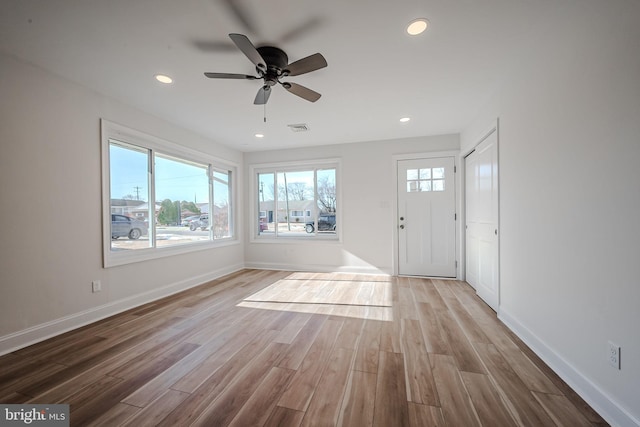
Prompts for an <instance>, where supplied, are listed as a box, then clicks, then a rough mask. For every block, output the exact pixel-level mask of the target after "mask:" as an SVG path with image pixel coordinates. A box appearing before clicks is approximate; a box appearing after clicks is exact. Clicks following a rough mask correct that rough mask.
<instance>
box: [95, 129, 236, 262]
mask: <svg viewBox="0 0 640 427" xmlns="http://www.w3.org/2000/svg"><path fill="white" fill-rule="evenodd" d="M102 123H103V177H104V178H103V182H104V185H103V200H104V206H108V212H105V214H104V215H105V216H104V221H103V224H104V231H103V235H104V240H105V243H104V247H105V249H104V251H103V253H104V263H105V266H107V267H108V266H111V265H120V264H126V263H129V262H135V261H139V260H145V259H153V258H157V257H160V256H166V255H170V254H176V253H183V252H190V251H193V250H198V249H203V248H206V247H209V246H210V245H212V244H214V242H215V241H225V240H226V241H236V239H235V238H234V237H235V234H234V230H233V198H234V193H233V180H232V178H233V173H234V170H235V167H234V166H230V165H227V164H226V163H225V162H223V161H219V160H216V159H214V158H212V157H208V156H207V155H205V154H202V153H199V152H195V151H192V150H189V149H186V148H184V147H180V146H178V145H175V144H173V143H170V142H167V141H162V140H159V139H157V138H155V137H152V136H149V135H144V134H141V133H139V132H136V131H133V130H130V129H126V128H124V127H121V126H119V125H115V124H112V123H108V122H106V121H104V120H103V122H102ZM210 212H213V214H212V215H211V216H212V223H211V226H210V225H209V221H208V219H209V218H208V217H209V213H210ZM107 213H108V216H107ZM112 214H113V215H122V216H124V217H125V218H127V222H129V225H127V224H126V223H125V222H122V221H120V222H119V221H115V220H114V217H112ZM183 220H186V221H184V225H183V224H182V221H183ZM133 226H135V227H136V228H139V229H140V230H139V231H140V232H138V231H131V230H132V229H133ZM190 226H191V227H190ZM127 227H128V228H129V229H130V230H129V231H130V232H131V233H132V234H127V233H126V231H127V230H126V229H125V228H127Z"/></svg>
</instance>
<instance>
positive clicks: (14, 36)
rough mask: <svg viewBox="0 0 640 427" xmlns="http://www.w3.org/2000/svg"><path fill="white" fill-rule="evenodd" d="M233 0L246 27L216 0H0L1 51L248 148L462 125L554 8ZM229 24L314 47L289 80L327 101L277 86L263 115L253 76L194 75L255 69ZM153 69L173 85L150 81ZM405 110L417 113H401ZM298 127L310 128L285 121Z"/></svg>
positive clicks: (408, 0) (491, 0) (473, 2)
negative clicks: (311, 68) (244, 14)
mask: <svg viewBox="0 0 640 427" xmlns="http://www.w3.org/2000/svg"><path fill="white" fill-rule="evenodd" d="M236 1H237V2H238V4H239V5H240V7H242V8H244V9H246V10H247V11H249V12H250V13H249V15H250V17H251V19H252V20H253V21H254V23H255V24H254V26H255V31H254V32H250V31H249V30H248V29H247V27H246V26H245V25H243V24H242V23H241V22H240V21H239V20H238V19H237V15H236V14H234V13H233V12H232V10H231V9H230V8H229V7H228V5H227V4H226V3H225V2H224V1H223V0H180V1H176V0H3V2H2V3H3V4H2V7H1V8H0V9H1V11H0V51H1V52H4V53H6V54H9V55H12V56H15V57H18V58H21V59H22V60H25V61H27V62H30V63H32V64H35V65H37V66H39V67H42V68H44V69H47V70H49V71H51V72H53V73H55V74H58V75H61V76H64V77H65V78H67V79H69V80H71V81H74V82H77V83H79V84H82V85H84V86H87V87H90V88H92V89H94V90H95V91H97V92H100V93H103V94H106V95H108V96H110V97H112V98H115V99H118V100H120V101H122V102H124V103H127V104H129V105H132V106H135V107H137V108H139V109H141V110H143V111H146V112H148V113H151V114H153V115H155V116H158V117H161V118H163V119H165V120H167V121H169V122H171V123H174V124H177V125H179V126H181V127H184V128H186V129H189V130H192V131H194V132H197V133H199V134H201V135H204V136H206V137H209V138H211V139H212V140H214V141H217V142H220V143H223V144H226V145H229V146H232V147H234V148H237V149H239V150H242V151H256V150H265V149H276V148H286V147H299V146H313V145H322V144H336V143H348V142H359V141H371V140H384V139H394V138H407V137H416V136H424V135H437V134H446V133H457V132H460V131H462V130H463V129H464V128H465V126H466V125H468V124H469V123H470V122H471V121H472V120H473V118H474V117H475V116H476V114H478V112H479V109H480V108H481V107H482V106H483V105H484V104H485V103H486V102H487V100H488V99H489V97H490V96H491V94H492V92H493V90H494V89H495V88H496V86H497V85H498V84H499V83H500V80H501V79H503V78H505V76H507V75H508V71H509V69H510V60H511V58H513V57H517V56H518V55H516V53H517V51H518V49H520V48H521V46H522V45H523V44H526V43H525V41H526V40H527V39H529V38H530V37H531V36H532V35H535V32H534V30H535V29H536V25H537V21H538V20H539V19H541V18H540V17H541V16H542V15H544V13H545V11H544V10H543V8H544V7H546V8H547V9H548V8H549V7H552V5H550V3H549V2H546V1H540V0H518V1H515V0H482V1H479V0H430V1H426V0H403V1H383V0H374V1H371V0H323V1H317V0H297V1H293V0H236ZM543 4H547V6H544V5H543ZM547 12H548V11H547ZM418 17H424V18H427V19H428V20H429V21H430V26H429V29H428V30H427V31H426V32H425V33H424V34H422V35H420V36H415V37H411V36H408V35H407V34H406V33H405V27H406V25H407V24H408V22H409V21H411V20H412V19H414V18H418ZM295 29H301V31H300V32H299V33H298V34H296V35H294V36H291V37H287V33H289V32H291V31H293V30H295ZM229 33H242V34H246V35H247V36H248V37H249V38H250V39H251V40H252V41H253V43H254V44H255V45H256V46H259V45H263V44H271V45H276V46H278V47H280V48H281V49H283V50H284V51H285V52H286V53H287V54H288V56H289V61H290V62H293V61H295V60H298V59H301V58H303V57H306V56H308V55H310V54H313V53H316V52H320V53H322V54H323V55H324V57H325V58H326V59H327V62H328V64H329V65H328V67H327V68H324V69H321V70H318V71H315V72H312V73H309V74H305V75H301V76H296V77H289V78H288V80H289V81H292V82H296V83H299V84H302V85H304V86H307V87H309V88H311V89H313V90H315V91H317V92H320V93H321V94H322V98H320V100H319V101H317V102H316V103H310V102H308V101H305V100H303V99H302V98H299V97H297V96H294V95H292V94H290V93H288V92H287V91H286V90H284V88H282V87H279V86H278V87H276V88H275V90H274V92H273V93H272V95H271V98H270V99H269V102H268V104H267V106H266V116H267V123H264V122H263V115H264V113H265V111H264V109H263V107H262V106H256V105H253V99H254V97H255V95H256V92H257V91H258V89H259V88H260V86H261V85H260V82H259V81H244V80H212V79H207V78H205V77H204V75H203V72H205V71H214V72H229V73H241V74H255V72H254V66H253V65H252V64H251V63H250V62H249V60H248V59H247V58H246V57H245V56H244V55H243V54H242V52H240V51H239V50H238V49H237V48H235V46H234V45H233V44H232V42H231V40H230V39H229V38H228V34H229ZM157 73H164V74H168V75H170V76H171V77H173V79H174V83H173V84H172V85H162V84H160V83H158V82H156V81H155V80H154V78H153V76H154V75H155V74H157ZM405 116H408V117H411V119H412V120H411V121H410V122H408V123H404V124H402V123H400V122H399V119H400V118H401V117H405ZM297 123H306V124H307V125H308V126H309V128H310V131H309V132H306V133H294V132H292V131H291V130H289V128H288V127H287V124H297ZM128 125H130V126H135V124H128ZM256 132H261V133H264V134H265V135H266V137H265V138H263V139H260V140H258V139H256V138H255V137H254V134H255V133H256Z"/></svg>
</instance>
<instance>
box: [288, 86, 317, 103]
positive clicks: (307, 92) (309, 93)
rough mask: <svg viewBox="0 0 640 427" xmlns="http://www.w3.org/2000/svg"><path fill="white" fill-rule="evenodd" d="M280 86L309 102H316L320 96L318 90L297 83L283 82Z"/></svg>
mask: <svg viewBox="0 0 640 427" xmlns="http://www.w3.org/2000/svg"><path fill="white" fill-rule="evenodd" d="M282 86H283V87H284V88H285V89H286V90H288V91H289V92H291V93H292V94H294V95H298V96H299V97H300V98H304V99H306V100H307V101H310V102H316V101H317V100H318V99H320V97H321V96H322V95H320V94H319V93H318V92H316V91H314V90H311V89H309V88H308V87H304V86H302V85H299V84H297V83H289V82H284V83H282Z"/></svg>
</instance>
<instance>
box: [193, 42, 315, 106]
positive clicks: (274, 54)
mask: <svg viewBox="0 0 640 427" xmlns="http://www.w3.org/2000/svg"><path fill="white" fill-rule="evenodd" d="M229 37H230V38H231V40H232V41H233V42H234V43H235V45H236V46H237V47H238V49H240V50H241V51H242V53H244V54H245V56H246V57H247V58H248V59H249V60H250V61H251V62H252V63H253V64H254V65H255V67H256V73H257V74H258V75H257V76H253V75H248V74H233V73H211V72H206V73H204V75H205V76H206V77H209V78H210V79H239V80H258V79H262V80H263V82H264V84H263V86H262V87H261V88H260V89H259V90H258V93H257V94H256V97H255V99H254V101H253V103H254V104H256V105H264V104H266V103H267V101H268V100H269V96H270V95H271V87H272V86H275V85H276V84H280V85H281V86H282V87H283V88H285V89H286V90H287V91H289V92H291V93H292V94H294V95H297V96H299V97H300V98H303V99H306V100H307V101H310V102H316V101H317V100H318V99H320V97H321V96H322V95H320V94H319V93H318V92H316V91H314V90H311V89H309V88H307V87H305V86H302V85H299V84H297V83H291V82H283V81H281V80H280V79H281V78H284V77H289V76H299V75H301V74H306V73H310V72H312V71H316V70H319V69H321V68H324V67H326V66H327V61H326V59H324V57H323V56H322V55H321V54H319V53H314V54H313V55H310V56H307V57H306V58H302V59H300V60H298V61H295V62H292V63H291V64H289V57H288V56H287V54H286V53H285V52H284V51H283V50H282V49H279V48H277V47H274V46H261V47H259V48H256V47H255V46H254V45H253V43H251V41H250V40H249V38H248V37H247V36H245V35H243V34H233V33H232V34H229Z"/></svg>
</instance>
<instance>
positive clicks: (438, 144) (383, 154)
mask: <svg viewBox="0 0 640 427" xmlns="http://www.w3.org/2000/svg"><path fill="white" fill-rule="evenodd" d="M458 148H459V137H458V135H443V136H430V137H422V138H410V139H400V140H393V141H373V142H364V143H354V144H343V145H330V146H324V147H314V148H299V149H295V150H277V151H264V152H253V153H246V154H245V171H246V174H247V175H246V178H245V205H246V206H250V205H251V203H254V202H255V201H254V198H253V195H252V194H251V192H250V191H249V188H250V183H251V181H252V180H253V179H255V178H254V177H252V176H249V174H250V170H249V169H250V166H251V165H258V164H264V163H278V162H292V161H296V162H301V163H302V162H303V161H305V160H315V159H327V158H339V159H340V160H341V170H340V172H341V174H342V175H341V180H340V182H339V184H340V187H341V190H342V200H341V201H342V203H341V205H340V206H338V210H339V211H340V213H341V214H342V218H341V219H342V222H341V223H340V224H339V225H338V227H340V228H341V229H342V242H321V241H312V242H309V241H295V242H289V243H283V242H277V243H273V241H271V242H260V241H251V239H250V236H251V233H252V232H253V228H252V224H251V223H250V222H251V221H247V222H249V224H248V225H247V232H246V235H247V237H246V250H245V262H246V264H247V266H253V267H263V268H283V269H291V270H316V271H317V270H321V271H336V270H339V271H350V272H366V273H391V272H392V271H393V231H394V230H393V224H394V216H393V215H394V213H393V212H392V210H393V206H394V200H393V198H394V197H395V182H396V178H395V176H394V169H393V167H394V165H393V161H392V157H393V155H399V154H410V153H427V152H434V151H449V150H455V151H457V150H458ZM247 212H248V211H247Z"/></svg>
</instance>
